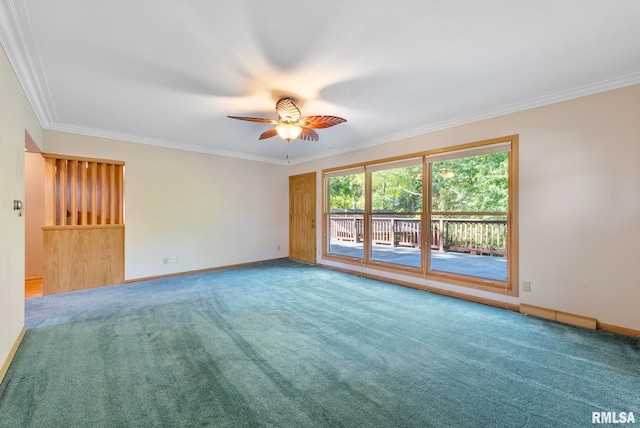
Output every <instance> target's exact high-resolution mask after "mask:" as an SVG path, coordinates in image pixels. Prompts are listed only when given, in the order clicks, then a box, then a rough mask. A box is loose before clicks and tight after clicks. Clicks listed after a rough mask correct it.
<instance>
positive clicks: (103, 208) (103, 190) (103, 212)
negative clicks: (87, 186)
mask: <svg viewBox="0 0 640 428" xmlns="http://www.w3.org/2000/svg"><path fill="white" fill-rule="evenodd" d="M98 176H99V179H100V224H107V193H108V192H109V190H108V189H107V164H104V163H101V164H100V169H99V171H98Z"/></svg>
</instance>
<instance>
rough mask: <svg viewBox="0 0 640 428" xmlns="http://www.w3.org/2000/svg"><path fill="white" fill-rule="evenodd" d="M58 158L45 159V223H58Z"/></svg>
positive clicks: (48, 224)
mask: <svg viewBox="0 0 640 428" xmlns="http://www.w3.org/2000/svg"><path fill="white" fill-rule="evenodd" d="M56 197H57V196H56V160H55V159H51V158H45V160H44V225H45V226H54V225H55V224H56V212H57V209H58V204H57V203H56Z"/></svg>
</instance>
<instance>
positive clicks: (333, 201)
mask: <svg viewBox="0 0 640 428" xmlns="http://www.w3.org/2000/svg"><path fill="white" fill-rule="evenodd" d="M329 207H330V209H331V211H332V212H336V211H364V173H357V174H347V175H341V176H339V177H331V178H330V179H329Z"/></svg>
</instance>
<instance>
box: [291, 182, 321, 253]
mask: <svg viewBox="0 0 640 428" xmlns="http://www.w3.org/2000/svg"><path fill="white" fill-rule="evenodd" d="M289 258H290V259H292V260H298V261H301V262H305V263H311V264H315V263H316V173H315V172H311V173H308V174H302V175H295V176H291V177H289Z"/></svg>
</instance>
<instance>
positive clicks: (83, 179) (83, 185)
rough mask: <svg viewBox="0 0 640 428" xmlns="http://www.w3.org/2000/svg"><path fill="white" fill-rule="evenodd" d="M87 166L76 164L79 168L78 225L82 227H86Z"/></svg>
mask: <svg viewBox="0 0 640 428" xmlns="http://www.w3.org/2000/svg"><path fill="white" fill-rule="evenodd" d="M88 166H89V164H88V163H87V162H78V168H80V224H81V225H83V226H86V225H87V196H88V195H87V193H88V183H87V179H88V177H87V175H88V171H87V167H88Z"/></svg>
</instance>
